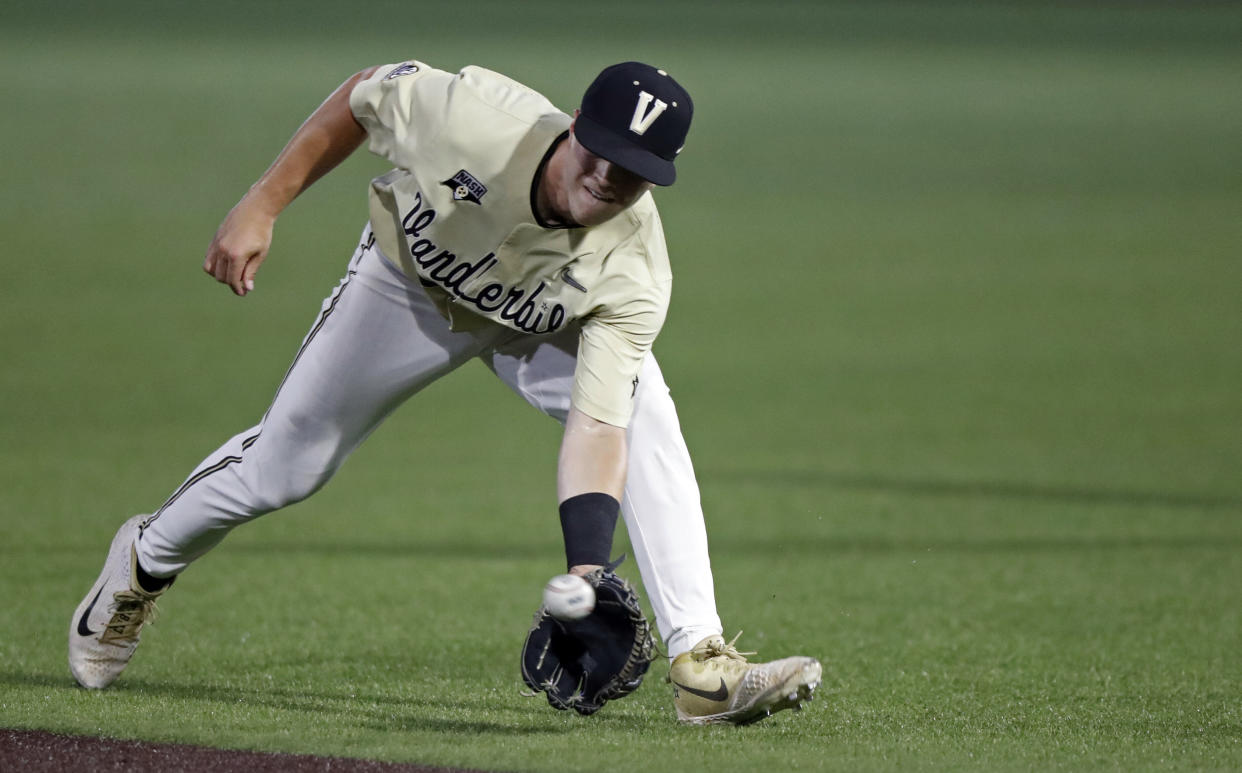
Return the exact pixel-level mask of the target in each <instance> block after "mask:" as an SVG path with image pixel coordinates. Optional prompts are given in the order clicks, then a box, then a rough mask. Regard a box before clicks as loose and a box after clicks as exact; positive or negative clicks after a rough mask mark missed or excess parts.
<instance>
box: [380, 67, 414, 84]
mask: <svg viewBox="0 0 1242 773" xmlns="http://www.w3.org/2000/svg"><path fill="white" fill-rule="evenodd" d="M415 72H418V65H416V64H411V63H409V62H406V63H405V64H400V65H397V66H396V67H395V68H393V71H392V72H390V73H388V74H387V75H385V76H384V80H386V81H390V80H392V79H393V78H400V77H401V76H402V75H409V74H410V73H415Z"/></svg>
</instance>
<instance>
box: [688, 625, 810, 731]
mask: <svg viewBox="0 0 1242 773" xmlns="http://www.w3.org/2000/svg"><path fill="white" fill-rule="evenodd" d="M738 636H741V633H740V632H739V633H738ZM734 641H737V636H734V637H733V641H731V642H729V643H727V644H726V643H725V640H724V638H723V637H721V636H718V635H717V636H709V637H707V638H706V639H704V640H703V641H701V642H699V643H698V644H696V645H695V646H694V648H693V649H691V650H690V651H689V652H683V653H682V654H680V655H678V656H677V657H676V658H674V659H673V664H672V665H671V666H670V667H669V671H668V681H670V682H672V683H673V705H674V706H676V708H677V719H679V720H680V721H682V722H684V723H687V724H692V725H709V724H721V723H728V724H734V725H745V724H749V723H751V722H758V721H759V720H761V719H763V718H765V717H768V716H771V715H772V714H774V713H776V712H778V711H781V710H783V709H790V708H791V709H795V710H797V709H801V708H802V702H803V701H809V700H811V697H812V694H813V693H814V691H815V688H816V687H817V686H819V681H820V678H821V677H822V675H823V666H821V665H820V663H819V661H818V660H816V659H815V658H808V657H801V656H799V657H792V658H784V659H782V660H774V661H772V662H771V663H750V662H748V661H747V660H746V657H745V656H746V655H753V654H755V653H753V652H738V651H737V650H736V649H734V647H733V642H734Z"/></svg>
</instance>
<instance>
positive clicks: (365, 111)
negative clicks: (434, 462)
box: [349, 61, 456, 169]
mask: <svg viewBox="0 0 1242 773" xmlns="http://www.w3.org/2000/svg"><path fill="white" fill-rule="evenodd" d="M455 80H456V76H455V75H453V74H452V73H447V72H445V71H443V70H437V69H435V68H434V67H431V66H429V65H427V64H424V63H422V62H418V61H408V62H401V63H399V64H389V65H384V66H383V67H380V68H379V69H378V70H376V71H375V73H374V74H373V75H371V77H370V78H367V79H365V80H363V81H360V82H359V83H358V84H357V85H356V86H354V89H353V91H351V92H350V95H349V108H350V110H352V111H353V114H354V118H356V119H357V120H358V123H360V124H361V125H362V127H363V128H364V129H366V130H367V143H368V148H369V149H370V151H371V152H372V153H374V154H375V155H377V156H381V157H382V158H385V159H387V160H388V161H389V162H390V163H391V164H392V165H393V166H396V167H399V168H401V169H410V168H412V166H413V164H414V159H415V158H416V157H417V156H418V154H419V152H420V150H421V149H422V147H423V146H427V145H430V144H432V143H434V142H436V141H437V139H438V137H439V134H440V127H441V126H442V125H443V121H444V114H445V108H446V105H447V104H448V102H449V99H450V97H451V92H452V89H453V84H454V81H455Z"/></svg>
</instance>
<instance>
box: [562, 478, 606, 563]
mask: <svg viewBox="0 0 1242 773" xmlns="http://www.w3.org/2000/svg"><path fill="white" fill-rule="evenodd" d="M620 511H621V503H620V502H618V501H617V500H615V499H613V498H612V497H611V496H609V495H607V494H601V493H594V494H579V495H578V496H576V497H570V498H569V499H566V500H565V501H564V502H561V534H562V535H564V537H565V565H566V566H567V567H568V568H570V569H572V568H573V567H575V566H581V565H583V564H599V565H600V566H603V565H604V564H607V563H608V558H609V553H611V552H612V533H613V531H614V530H615V529H616V528H617V514H618V513H619V512H620Z"/></svg>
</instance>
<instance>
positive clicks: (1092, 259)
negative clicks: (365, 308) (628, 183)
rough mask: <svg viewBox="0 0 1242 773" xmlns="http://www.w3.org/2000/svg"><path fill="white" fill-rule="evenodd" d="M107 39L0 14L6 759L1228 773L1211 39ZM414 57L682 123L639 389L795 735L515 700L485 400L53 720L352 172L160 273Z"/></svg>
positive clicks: (658, 712)
mask: <svg viewBox="0 0 1242 773" xmlns="http://www.w3.org/2000/svg"><path fill="white" fill-rule="evenodd" d="M112 5H114V4H86V3H57V4H55V8H56V10H55V11H51V10H46V9H45V10H38V9H36V8H35V5H34V4H27V7H20V8H11V9H6V10H5V11H3V12H0V99H2V100H3V102H4V105H5V107H4V109H3V110H2V111H0V153H2V154H3V176H2V180H3V182H0V236H3V242H2V243H3V245H4V249H5V253H6V261H5V263H6V276H5V279H4V281H3V283H0V298H2V299H3V303H0V325H2V326H3V335H2V337H0V346H2V347H3V357H2V360H3V368H2V370H0V412H2V416H3V418H2V421H0V426H2V427H3V433H4V443H3V446H2V447H0V583H2V584H0V589H2V590H3V596H4V599H5V601H4V603H3V604H2V605H0V631H3V633H0V726H6V727H15V728H43V729H49V730H55V731H61V732H68V733H77V734H93V735H105V736H114V737H121V738H141V739H148V740H158V741H180V742H188V743H195V744H204V745H215V746H225V747H230V748H250V749H263V750H274V751H294V752H306V753H316V754H329V755H345V756H354V757H369V758H376V759H384V760H399V761H416V762H423V763H434V764H443V765H458V766H469V767H476V768H483V769H494V770H541V771H561V770H566V771H568V770H587V769H606V770H614V769H629V768H637V769H640V770H641V769H670V770H678V769H681V770H713V771H727V770H755V769H768V770H797V769H806V770H810V769H844V770H873V769H874V770H894V769H912V768H913V769H919V768H935V769H970V770H996V769H1071V770H1084V769H1114V770H1138V769H1161V770H1168V769H1222V770H1223V769H1238V768H1242V658H1240V657H1239V652H1242V611H1240V609H1242V605H1240V604H1239V590H1240V589H1242V433H1240V430H1242V89H1240V88H1239V84H1240V83H1242V49H1240V48H1239V47H1238V45H1237V42H1238V40H1239V39H1242V10H1239V9H1238V8H1237V7H1236V6H1234V7H1231V6H1229V5H1226V4H1218V5H1210V4H1189V5H1186V4H1168V5H1162V4H1155V3H1135V4H1133V5H1131V4H1127V3H1109V4H1099V5H1096V4H1081V5H1078V4H1069V3H1058V4H1052V3H1050V4H1037V3H1029V4H1019V3H997V4H982V3H980V4H959V5H953V4H916V3H911V4H900V3H895V2H885V3H879V4H870V3H858V4H834V3H822V4H821V3H811V2H805V3H793V2H779V3H770V4H768V3H765V4H758V3H755V4H743V3H719V4H717V3H708V2H706V1H704V2H692V3H691V2H678V1H677V0H674V1H673V2H665V3H654V2H645V1H642V2H636V3H634V2H631V3H627V4H624V5H617V6H613V7H611V9H610V10H597V9H594V8H593V7H592V6H590V5H589V4H568V3H554V2H523V3H502V2H490V3H469V2H460V3H421V2H407V3H395V2H387V1H385V2H376V3H368V4H366V5H367V6H368V7H369V8H370V9H371V13H369V14H367V15H363V14H361V13H360V12H359V11H358V10H357V8H356V7H355V6H351V5H350V4H346V3H327V2H323V3H318V4H301V3H292V2H290V3H279V4H276V3H273V4H258V5H257V6H256V7H252V6H251V5H250V4H247V3H241V2H236V1H230V2H217V3H212V4H210V6H208V5H201V6H195V7H186V8H184V9H181V10H177V11H172V10H169V9H170V8H171V7H173V6H172V4H166V3H156V2H153V1H150V2H141V3H126V4H124V5H125V6H126V7H125V10H121V9H119V8H114V7H111V6H112ZM653 19H655V20H657V21H653ZM408 57H417V58H420V59H423V60H425V61H429V62H432V63H434V64H436V65H438V66H441V67H444V68H446V69H456V68H459V67H461V66H464V65H466V64H470V63H477V64H482V65H485V66H490V67H492V68H494V69H498V70H501V71H504V72H506V73H508V74H510V75H512V76H514V77H516V78H518V79H519V80H523V81H525V82H527V83H529V84H531V85H533V86H536V87H537V88H540V89H541V90H543V91H544V92H545V93H546V94H547V95H548V96H549V97H551V98H552V99H553V100H554V101H555V102H557V103H558V104H559V105H562V106H563V107H565V108H572V107H573V106H574V104H575V102H576V99H577V97H578V95H579V94H580V92H581V90H582V88H583V87H584V86H585V85H586V83H587V82H588V81H589V80H590V78H591V77H592V76H593V74H594V73H595V72H596V71H597V70H598V69H599V68H601V67H603V66H604V65H606V64H610V63H612V62H614V61H619V60H622V59H628V58H640V59H648V60H651V61H653V62H655V63H657V64H660V65H662V66H664V67H667V68H668V69H669V70H670V71H672V72H674V74H676V75H677V76H678V77H679V79H680V80H681V81H682V82H683V83H685V84H686V85H687V86H688V88H689V89H690V91H691V92H692V93H693V94H694V95H695V102H696V108H697V115H696V125H695V129H694V132H693V135H692V140H691V143H690V145H689V146H688V147H687V150H686V152H685V154H684V157H683V158H682V160H681V161H680V162H679V166H680V168H681V179H680V180H679V182H678V184H677V185H676V186H675V187H673V188H671V189H669V190H667V191H660V192H659V194H658V201H659V202H660V206H661V211H662V213H663V217H664V221H665V224H666V229H667V231H668V239H669V243H670V247H671V249H672V252H673V261H674V269H675V272H676V275H677V284H676V290H675V293H674V302H673V308H672V312H671V314H670V317H669V321H668V324H667V326H666V328H665V332H664V333H663V335H662V336H661V338H660V341H659V342H658V344H657V346H656V352H657V354H658V356H659V357H660V358H661V363H662V365H663V368H664V371H665V374H666V376H667V378H668V380H669V382H670V384H671V385H672V386H673V390H674V396H675V398H676V399H677V400H678V403H679V408H680V411H681V417H682V423H683V428H684V430H685V433H686V436H687V439H688V442H689V444H690V447H691V451H692V452H693V454H694V456H695V460H696V465H697V469H698V473H699V478H700V483H701V485H702V488H703V497H704V502H705V506H706V509H707V514H708V521H709V522H708V527H709V534H710V537H711V543H712V549H713V560H714V569H715V575H716V582H717V591H718V597H719V603H720V610H721V614H722V616H723V617H724V619H725V625H726V627H727V630H726V634H727V635H731V634H732V633H733V632H734V631H736V630H737V629H738V628H742V629H745V634H744V636H743V637H742V639H741V640H740V641H739V646H741V647H742V648H743V649H757V650H759V652H760V655H761V656H762V657H765V658H771V657H779V656H784V655H790V654H799V653H801V654H810V655H815V656H817V657H819V658H821V659H822V660H823V661H824V663H825V681H824V684H823V685H822V687H821V689H820V692H819V694H818V696H817V698H816V700H815V701H814V702H813V703H811V704H810V705H809V707H808V709H807V710H806V711H804V712H802V713H800V714H793V713H785V714H782V715H779V716H777V717H774V718H773V719H771V720H769V721H767V722H763V723H760V724H758V725H755V726H752V727H747V728H731V727H724V728H707V729H701V728H700V729H694V728H683V727H679V726H678V725H677V724H676V723H675V721H674V716H673V710H672V705H671V700H670V698H671V693H670V691H669V688H668V687H667V685H666V684H665V683H664V682H663V678H664V675H665V673H666V672H667V667H666V666H665V665H663V664H662V663H657V664H656V665H655V666H653V668H652V672H651V674H650V676H649V678H648V680H647V682H646V684H645V685H644V687H643V688H642V689H641V690H640V691H639V692H638V693H636V694H635V695H634V696H632V697H630V698H627V699H626V700H624V701H620V702H617V703H615V704H610V705H609V706H608V707H607V709H606V710H605V711H603V712H601V713H600V714H599V715H597V716H596V717H594V718H590V719H583V718H579V717H576V716H571V715H566V714H564V713H560V712H554V711H552V710H551V709H549V708H548V707H547V706H546V704H544V703H543V701H542V699H538V700H534V699H525V698H523V697H521V696H520V695H519V689H520V686H521V685H520V678H519V675H518V670H517V656H518V650H519V647H520V643H521V640H522V636H523V634H524V632H525V628H526V626H527V624H528V622H529V619H530V613H531V611H532V610H533V608H534V606H535V605H536V603H537V601H538V593H539V588H540V585H541V583H542V582H543V580H544V579H545V578H546V577H547V576H548V575H550V574H552V573H554V572H555V571H557V570H558V569H559V567H560V565H561V564H560V561H561V555H562V554H561V550H560V534H559V526H558V523H557V520H556V516H555V501H554V499H555V497H554V487H553V478H554V457H555V450H556V447H557V443H558V439H559V436H558V428H557V427H556V426H555V425H554V424H553V423H552V422H550V421H548V420H546V419H544V418H542V417H540V416H538V415H536V414H535V413H534V412H533V411H531V410H529V409H528V408H526V407H525V406H524V404H523V403H522V402H521V401H520V400H519V399H517V398H516V397H513V396H510V395H509V393H508V392H507V390H506V389H505V388H504V387H503V386H502V385H501V384H499V383H498V382H495V381H494V380H493V379H492V378H491V376H490V374H488V373H487V371H486V369H485V368H482V367H470V368H466V369H464V370H463V371H462V372H460V373H458V374H457V375H456V376H455V377H453V378H451V379H449V380H447V381H443V382H441V383H439V384H437V385H436V386H435V387H433V388H432V389H431V390H430V391H429V392H427V393H425V394H424V395H422V396H420V397H419V398H417V399H416V400H414V401H413V402H412V403H410V404H409V405H407V406H406V407H405V409H404V410H403V411H401V412H400V413H399V414H398V415H397V416H395V417H394V418H393V419H392V420H391V421H390V422H389V423H388V424H386V425H385V426H384V427H383V428H381V430H380V431H379V432H377V433H376V434H375V436H373V438H372V439H371V440H370V442H369V443H368V444H367V445H366V446H365V447H364V448H363V449H362V450H361V451H360V452H359V453H358V454H357V455H356V456H355V457H354V458H353V459H352V460H351V462H350V464H349V465H347V466H346V468H345V470H344V471H343V472H342V473H341V474H340V475H339V476H338V478H337V479H336V480H334V481H333V483H332V484H330V485H329V486H328V487H327V488H326V489H325V490H324V491H323V492H321V493H320V494H319V495H317V496H316V497H314V498H312V499H311V500H308V501H307V502H305V503H302V504H300V505H298V506H296V507H294V508H291V509H290V510H288V511H286V512H283V513H281V514H277V515H273V516H270V517H268V518H266V519H262V520H260V521H258V522H257V523H255V524H254V525H252V526H249V527H247V528H244V529H242V530H239V531H238V532H236V533H234V534H233V535H232V536H231V537H230V538H229V539H228V540H227V541H226V542H225V543H224V544H223V545H222V546H221V547H220V548H219V549H218V550H217V551H215V552H214V553H212V554H211V555H210V556H208V557H207V558H206V559H204V560H203V561H201V562H200V563H198V564H196V565H195V566H194V567H193V568H192V569H191V570H190V571H188V572H187V573H186V574H185V575H184V576H183V578H182V579H181V580H180V582H179V583H178V585H177V587H176V588H175V589H174V590H173V591H172V592H171V593H170V594H169V596H168V597H167V599H166V601H165V602H164V603H163V604H162V607H163V612H164V614H163V617H162V618H161V621H160V623H159V624H158V625H157V626H155V627H154V628H151V629H149V630H148V631H147V633H146V634H145V635H144V644H143V647H142V649H141V651H140V652H139V654H138V656H137V658H136V660H135V661H134V664H133V665H132V667H131V668H130V670H129V671H128V672H127V673H126V674H125V676H124V677H123V678H122V679H121V681H119V682H118V683H117V684H116V685H115V686H114V688H113V689H110V690H108V691H106V692H103V693H87V692H85V691H82V690H79V689H76V688H75V687H74V686H73V684H72V679H71V678H70V676H69V674H68V670H67V667H66V665H65V632H66V626H67V623H68V619H69V616H70V614H71V613H72V611H73V608H74V606H75V605H76V604H77V603H78V601H79V600H80V598H81V595H82V594H83V593H84V592H85V591H86V589H87V588H88V587H89V586H90V584H91V583H92V582H93V580H94V578H95V576H96V573H97V572H98V570H99V566H100V563H101V561H102V559H103V555H104V552H105V551H106V547H107V544H108V540H109V539H110V537H111V535H112V533H113V531H114V530H115V528H116V526H117V525H118V524H119V523H120V522H121V521H122V520H123V519H124V518H125V517H127V516H128V515H130V514H132V513H134V512H142V511H149V510H150V509H151V508H153V507H156V506H158V504H159V503H160V502H161V501H162V500H163V499H164V497H165V496H167V495H168V493H169V492H171V491H172V489H173V488H175V487H176V486H177V485H178V484H179V483H180V481H181V479H182V478H183V477H184V476H185V475H186V474H187V473H188V472H189V471H190V469H191V468H192V467H193V466H194V465H195V464H196V463H197V462H198V461H199V460H200V459H201V458H202V457H203V456H204V455H205V454H206V453H208V452H209V451H211V450H212V449H214V448H215V447H216V446H217V445H218V444H219V443H220V442H222V441H223V440H225V439H226V438H227V437H228V436H230V435H231V434H232V433H233V432H235V431H237V430H240V429H242V428H244V427H247V426H250V425H251V424H252V423H253V422H254V421H255V420H257V418H258V417H259V416H260V415H261V414H262V412H263V410H264V408H265V407H266V404H267V401H268V399H269V398H270V396H271V394H272V391H273V390H274V388H275V386H276V384H277V383H278V382H279V380H280V377H281V376H282V374H283V372H284V369H285V368H286V366H287V364H288V362H289V359H290V358H291V356H292V354H293V352H294V351H295V350H296V348H297V345H298V343H299V341H300V339H301V336H302V334H303V333H304V331H305V329H306V327H307V326H308V325H309V324H310V322H311V321H312V319H313V317H314V315H315V313H316V312H317V311H318V308H319V302H320V300H321V299H322V298H323V297H324V296H325V295H326V294H327V292H328V291H329V289H330V288H331V287H332V286H333V285H334V284H335V282H336V281H337V279H338V277H339V275H340V274H341V273H342V272H343V270H344V265H345V261H346V259H347V258H348V255H349V253H350V252H351V250H352V247H353V245H354V243H355V242H354V240H355V238H356V235H357V233H358V231H359V229H360V228H361V227H362V225H363V222H364V219H365V217H366V205H365V185H366V181H367V180H368V179H369V178H370V177H371V176H372V175H374V174H377V173H378V172H380V171H382V169H383V166H382V164H381V163H380V162H379V161H378V160H377V159H374V158H370V157H366V156H365V154H360V155H359V156H358V157H356V158H353V159H351V160H350V161H349V162H348V163H347V164H345V165H344V166H343V167H342V168H340V169H339V170H337V171H336V172H335V173H333V174H332V175H331V176H330V177H328V178H326V179H325V180H323V181H322V182H321V183H320V184H318V185H317V186H316V187H315V188H314V189H312V190H311V191H310V192H309V193H307V194H306V195H305V196H304V197H303V198H302V199H300V200H299V201H298V202H297V203H296V204H295V205H294V206H293V207H292V208H291V209H290V210H289V211H288V212H287V214H286V215H285V217H284V218H283V219H282V220H281V222H280V223H279V224H278V227H277V233H276V246H275V249H274V250H273V254H272V256H271V258H270V259H269V260H268V262H267V264H266V266H265V267H264V269H263V271H262V272H261V273H260V275H259V280H258V290H257V292H256V293H254V294H253V295H252V296H251V297H249V298H247V299H245V300H239V299H236V298H234V297H232V296H231V295H230V294H229V293H228V292H227V291H226V290H225V289H224V288H222V287H220V286H218V285H216V284H215V283H214V282H212V281H210V280H209V279H208V278H207V277H205V276H204V275H202V274H201V272H200V270H199V265H200V263H201V259H202V254H203V251H204V249H205V248H206V245H207V243H208V241H209V240H210V238H211V235H212V233H213V232H214V230H215V228H216V226H217V225H218V223H219V221H220V220H221V219H222V218H223V216H224V214H225V212H227V210H228V208H229V207H230V206H232V204H233V203H234V202H235V201H236V200H237V198H238V197H240V195H241V194H242V193H243V192H244V191H245V189H246V187H247V186H248V185H249V184H250V182H252V181H253V179H254V178H255V177H256V176H257V175H258V174H259V173H260V172H261V171H262V170H263V168H264V167H265V166H266V164H267V163H268V162H269V161H270V160H271V158H272V157H274V155H275V154H276V152H277V151H278V150H279V149H280V147H281V145H282V144H283V143H284V141H285V139H286V138H287V137H288V136H289V135H290V134H291V133H292V132H293V130H294V129H295V128H296V127H297V125H298V124H299V123H300V121H301V120H302V119H303V118H304V117H305V116H306V115H307V114H308V113H309V112H310V111H311V110H312V109H314V107H315V106H316V105H317V104H318V102H319V101H320V100H321V99H322V98H323V97H324V96H326V94H327V93H328V92H330V91H331V90H332V89H333V88H334V87H335V86H336V85H337V84H338V83H339V82H340V81H342V80H343V79H344V78H345V77H346V76H348V75H349V74H351V73H353V72H355V71H356V70H358V69H361V68H362V67H364V66H366V65H368V64H373V63H379V62H387V61H397V60H401V59H405V58H408ZM481 480H482V481H486V485H481V484H480V481H481ZM616 544H617V545H618V546H619V548H620V546H625V545H626V543H625V539H624V535H623V534H618V538H617V543H616ZM627 547H628V546H627ZM623 573H626V574H627V575H628V576H630V577H632V578H635V579H637V571H636V569H635V568H634V564H633V562H628V563H627V564H625V565H624V567H623Z"/></svg>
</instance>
